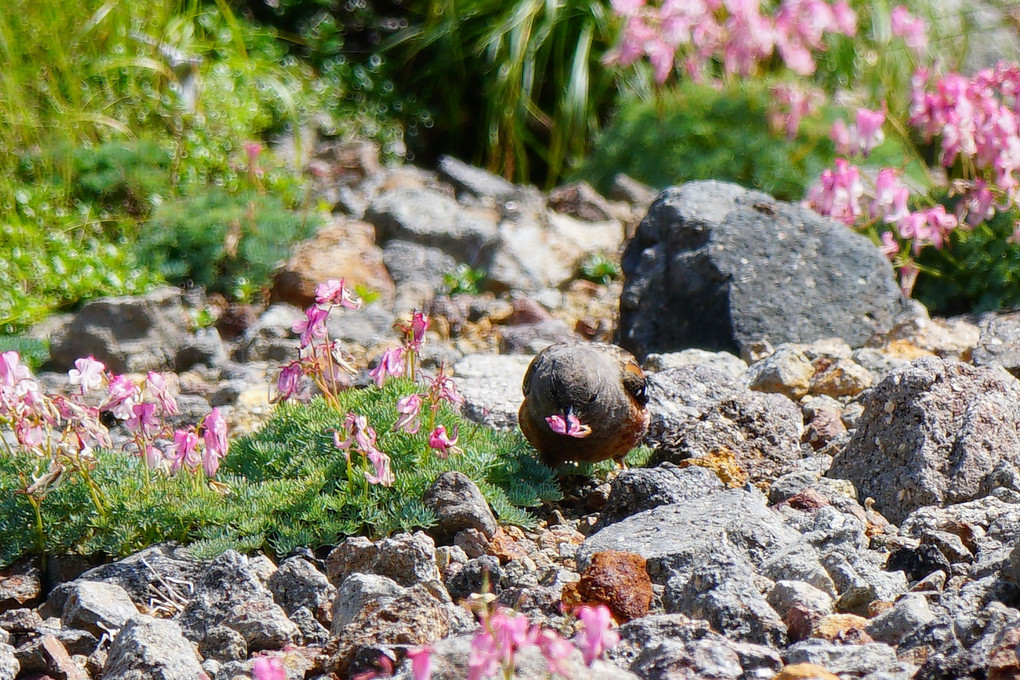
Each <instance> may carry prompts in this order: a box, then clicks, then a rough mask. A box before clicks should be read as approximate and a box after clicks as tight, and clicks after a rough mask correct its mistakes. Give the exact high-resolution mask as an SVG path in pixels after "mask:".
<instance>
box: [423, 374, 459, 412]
mask: <svg viewBox="0 0 1020 680" xmlns="http://www.w3.org/2000/svg"><path fill="white" fill-rule="evenodd" d="M429 392H430V393H431V395H432V399H433V401H434V402H440V401H448V402H450V403H451V404H463V403H464V397H463V396H462V395H461V393H460V392H458V391H457V384H456V383H455V382H453V378H451V377H450V376H448V375H446V369H445V367H443V366H440V368H439V372H438V373H436V377H435V378H432V379H430V380H429Z"/></svg>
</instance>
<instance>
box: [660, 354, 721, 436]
mask: <svg viewBox="0 0 1020 680" xmlns="http://www.w3.org/2000/svg"><path fill="white" fill-rule="evenodd" d="M739 390H740V388H739V387H738V386H737V384H736V381H735V379H734V378H733V377H732V376H730V375H728V374H727V373H725V372H723V371H720V370H718V369H716V368H713V367H710V366H707V365H702V364H689V365H686V366H681V367H678V368H667V369H665V370H663V371H661V372H658V373H652V374H651V375H649V376H648V386H647V388H646V393H647V394H648V412H649V413H650V414H651V419H650V422H649V425H648V441H649V443H651V444H655V443H657V442H659V441H663V440H665V439H666V438H667V435H669V434H670V433H673V432H676V431H678V430H680V429H681V428H687V427H690V426H691V422H692V421H695V420H698V419H699V418H701V416H702V414H703V413H705V412H706V411H708V410H709V409H710V408H711V407H712V406H714V405H715V404H717V403H718V402H719V401H721V400H722V399H724V398H726V397H729V396H731V395H733V394H735V393H736V392H738V391H739Z"/></svg>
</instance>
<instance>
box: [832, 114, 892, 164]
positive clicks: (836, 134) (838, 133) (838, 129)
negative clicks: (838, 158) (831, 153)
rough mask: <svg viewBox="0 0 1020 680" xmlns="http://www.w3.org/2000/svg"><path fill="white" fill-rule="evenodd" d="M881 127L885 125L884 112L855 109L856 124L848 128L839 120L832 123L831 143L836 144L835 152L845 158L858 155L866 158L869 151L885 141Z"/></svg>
mask: <svg viewBox="0 0 1020 680" xmlns="http://www.w3.org/2000/svg"><path fill="white" fill-rule="evenodd" d="M883 125H885V112H884V111H871V110H869V109H864V108H861V109H857V119H856V122H854V123H852V124H851V125H850V126H847V124H846V122H845V121H844V120H843V119H842V118H840V119H839V120H837V121H836V122H835V123H833V125H832V133H831V136H832V141H834V142H835V143H836V152H837V153H841V154H843V155H845V156H855V155H857V154H860V155H862V156H864V157H867V155H868V154H869V153H871V150H872V149H874V148H875V147H876V146H878V145H879V144H881V143H882V140H884V139H885V133H884V132H882V126H883Z"/></svg>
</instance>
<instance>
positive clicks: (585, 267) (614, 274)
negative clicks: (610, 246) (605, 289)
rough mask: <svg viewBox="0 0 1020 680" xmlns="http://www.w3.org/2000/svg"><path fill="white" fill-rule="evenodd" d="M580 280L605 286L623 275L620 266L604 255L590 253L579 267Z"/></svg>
mask: <svg viewBox="0 0 1020 680" xmlns="http://www.w3.org/2000/svg"><path fill="white" fill-rule="evenodd" d="M579 269H580V273H581V278H582V279H585V280H586V281H591V282H592V283H601V284H602V285H607V284H608V283H609V282H610V281H615V280H616V279H618V278H620V276H622V275H623V272H622V271H621V270H620V264H619V263H618V262H615V261H614V260H612V259H611V258H609V257H607V256H606V255H605V254H604V253H592V254H591V255H589V256H588V257H586V258H585V259H584V261H583V262H581V264H580V265H579Z"/></svg>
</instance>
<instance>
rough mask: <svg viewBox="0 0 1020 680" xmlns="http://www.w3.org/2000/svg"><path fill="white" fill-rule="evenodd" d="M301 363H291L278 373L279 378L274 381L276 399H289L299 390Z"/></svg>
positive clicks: (301, 373)
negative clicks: (276, 393)
mask: <svg viewBox="0 0 1020 680" xmlns="http://www.w3.org/2000/svg"><path fill="white" fill-rule="evenodd" d="M302 375H304V373H303V372H302V370H301V362H299V361H292V362H291V363H289V364H287V365H286V366H284V367H283V370H282V371H280V377H279V378H278V379H277V380H276V391H277V392H278V393H279V394H278V396H277V399H283V400H287V399H290V398H291V397H292V396H294V394H296V393H297V391H298V390H299V389H300V388H301V376H302Z"/></svg>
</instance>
